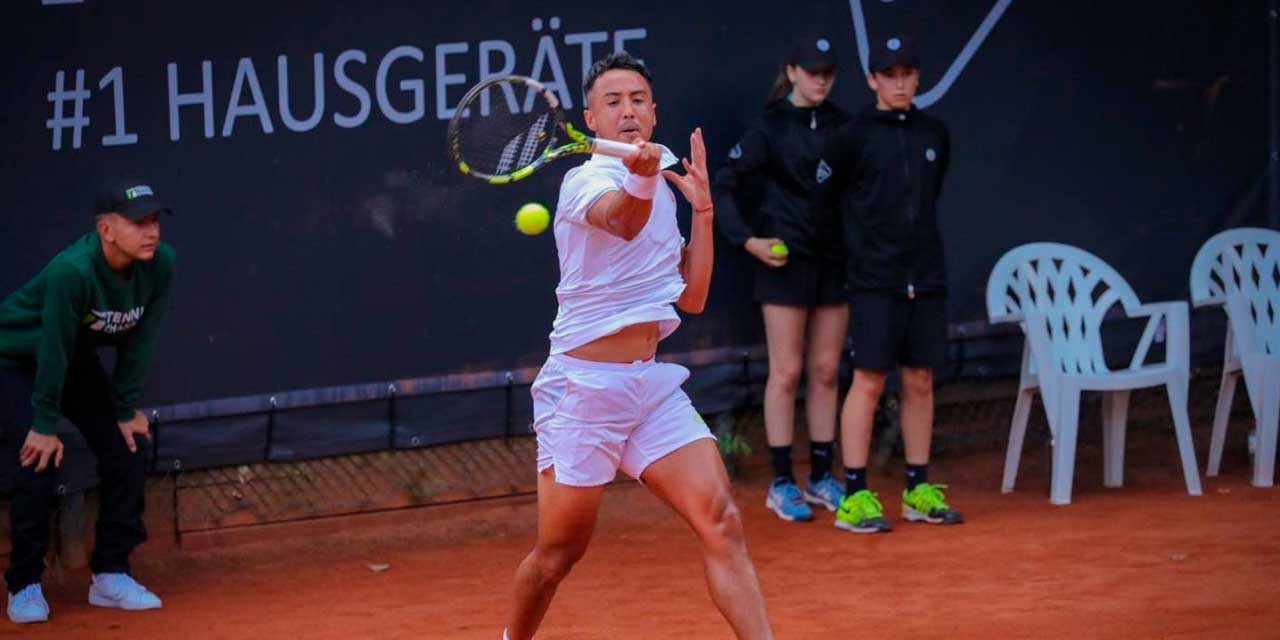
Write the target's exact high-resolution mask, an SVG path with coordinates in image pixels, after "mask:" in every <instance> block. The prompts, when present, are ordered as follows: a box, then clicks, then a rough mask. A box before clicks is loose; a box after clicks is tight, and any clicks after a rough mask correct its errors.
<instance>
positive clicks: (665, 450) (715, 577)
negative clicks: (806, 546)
mask: <svg viewBox="0 0 1280 640" xmlns="http://www.w3.org/2000/svg"><path fill="white" fill-rule="evenodd" d="M688 377H689V371H688V370H687V369H685V368H684V367H681V366H678V365H674V364H657V365H654V366H653V367H651V368H649V369H648V370H647V371H646V372H645V374H644V375H643V377H642V379H641V381H642V390H643V391H642V396H641V397H642V398H643V407H644V413H645V419H644V421H643V422H641V423H640V425H639V426H637V427H636V428H635V430H634V431H632V432H631V438H630V439H629V440H628V441H627V446H626V448H625V449H624V450H623V453H622V464H621V466H620V468H621V469H622V471H623V472H625V473H626V474H627V475H629V476H631V477H633V478H638V479H640V480H641V481H643V482H644V483H645V485H646V486H648V487H649V489H650V490H651V491H652V492H653V493H654V494H655V495H657V496H658V498H660V499H661V500H663V501H664V502H666V503H667V504H668V505H670V506H671V507H672V508H673V509H674V510H675V511H676V512H677V513H678V514H680V516H681V517H682V518H684V519H685V521H686V522H688V523H689V524H690V526H692V527H693V530H694V532H695V533H696V534H697V536H698V540H699V541H700V542H701V543H702V550H703V558H704V564H705V567H706V577H707V585H708V587H709V588H710V590H711V597H712V600H713V601H714V602H715V604H716V606H717V607H718V608H719V609H720V612H721V613H722V614H723V615H724V617H725V619H727V620H728V621H729V624H730V626H732V627H733V629H734V631H735V632H736V633H737V635H738V637H739V638H772V637H773V632H772V631H771V630H770V629H769V619H768V616H767V615H766V613H765V606H764V596H763V595H761V593H760V581H759V579H758V578H757V576H756V571H755V567H754V566H753V565H752V564H751V557H750V556H748V555H747V545H746V541H745V539H744V538H743V534H742V519H741V517H740V516H739V514H738V508H737V506H736V505H735V504H734V503H733V495H732V494H731V493H730V488H729V476H728V474H727V473H725V470H724V462H723V461H722V460H721V459H720V451H719V449H718V448H717V447H716V443H715V438H714V437H713V436H712V435H711V431H710V430H709V429H707V425H706V423H705V422H703V420H702V417H701V416H699V415H698V412H697V411H696V410H694V408H693V404H692V403H691V402H690V401H689V397H688V396H687V395H685V393H684V391H682V390H681V389H680V385H681V384H682V383H683V382H684V381H685V380H686V379H688Z"/></svg>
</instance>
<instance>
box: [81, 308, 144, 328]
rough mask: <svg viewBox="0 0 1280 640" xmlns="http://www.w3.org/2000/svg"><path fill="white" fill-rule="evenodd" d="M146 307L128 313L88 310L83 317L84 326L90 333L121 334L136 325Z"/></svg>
mask: <svg viewBox="0 0 1280 640" xmlns="http://www.w3.org/2000/svg"><path fill="white" fill-rule="evenodd" d="M145 311H146V307H137V308H134V309H130V310H128V311H98V310H96V309H90V310H89V315H86V316H85V317H84V324H85V325H86V326H88V327H89V330H90V331H97V332H100V333H106V334H115V333H123V332H125V331H128V330H130V329H132V328H134V327H136V326H137V325H138V321H139V320H142V314H143V313H144V312H145Z"/></svg>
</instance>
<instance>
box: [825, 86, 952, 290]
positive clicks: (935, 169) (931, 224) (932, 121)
mask: <svg viewBox="0 0 1280 640" xmlns="http://www.w3.org/2000/svg"><path fill="white" fill-rule="evenodd" d="M950 162H951V135H950V134H949V133H948V132H947V127H946V125H944V124H943V123H942V121H940V120H938V119H937V118H934V117H932V116H929V115H928V114H926V113H924V112H922V111H920V110H919V109H916V108H915V107H914V106H913V107H912V108H911V109H910V110H908V111H879V110H877V109H876V107H875V106H874V105H872V106H870V107H868V108H867V109H865V110H863V111H862V112H861V113H860V114H858V116H857V117H855V118H854V119H853V120H851V121H850V122H849V123H847V124H846V125H844V126H843V127H841V128H840V130H839V131H837V132H836V134H835V135H834V136H833V137H832V138H831V140H830V142H829V143H828V145H827V148H826V151H825V152H824V153H823V159H822V161H821V162H820V164H819V172H820V173H826V174H827V175H828V176H829V177H828V178H827V179H825V180H822V181H821V183H820V184H819V188H818V190H817V193H816V197H817V198H818V202H817V205H818V206H820V207H831V206H834V207H837V209H838V211H839V212H840V213H839V218H840V222H841V226H842V227H843V233H844V240H845V249H846V251H847V252H848V255H849V262H848V264H849V279H848V282H849V288H850V289H851V290H852V291H885V292H901V293H904V294H906V295H908V296H914V295H915V294H916V293H927V292H932V293H941V292H945V291H946V287H947V278H946V265H945V261H944V259H943V250H942V234H941V233H940V232H939V231H938V195H939V194H940V192H941V191H942V181H943V179H944V178H945V177H946V174H947V166H948V165H949V164H950ZM822 163H825V164H826V165H827V166H825V167H824V166H822ZM824 170H825V171H824Z"/></svg>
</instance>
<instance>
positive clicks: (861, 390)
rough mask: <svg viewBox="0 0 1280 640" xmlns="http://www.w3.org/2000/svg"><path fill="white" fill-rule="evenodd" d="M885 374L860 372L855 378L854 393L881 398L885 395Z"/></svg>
mask: <svg viewBox="0 0 1280 640" xmlns="http://www.w3.org/2000/svg"><path fill="white" fill-rule="evenodd" d="M885 377H886V376H885V374H883V373H881V372H879V371H858V372H857V373H855V374H854V376H853V391H854V393H857V394H860V395H864V396H868V397H872V398H879V397H880V394H882V393H884V381H885Z"/></svg>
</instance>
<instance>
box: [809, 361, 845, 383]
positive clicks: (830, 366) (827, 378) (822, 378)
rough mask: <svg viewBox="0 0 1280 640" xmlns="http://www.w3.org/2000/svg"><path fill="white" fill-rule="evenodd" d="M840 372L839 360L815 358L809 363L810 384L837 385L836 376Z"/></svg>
mask: <svg viewBox="0 0 1280 640" xmlns="http://www.w3.org/2000/svg"><path fill="white" fill-rule="evenodd" d="M839 374H840V362H839V361H838V360H836V361H831V362H826V361H822V360H815V361H813V362H810V363H809V384H810V385H812V386H819V387H834V386H836V376H838V375H839Z"/></svg>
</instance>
